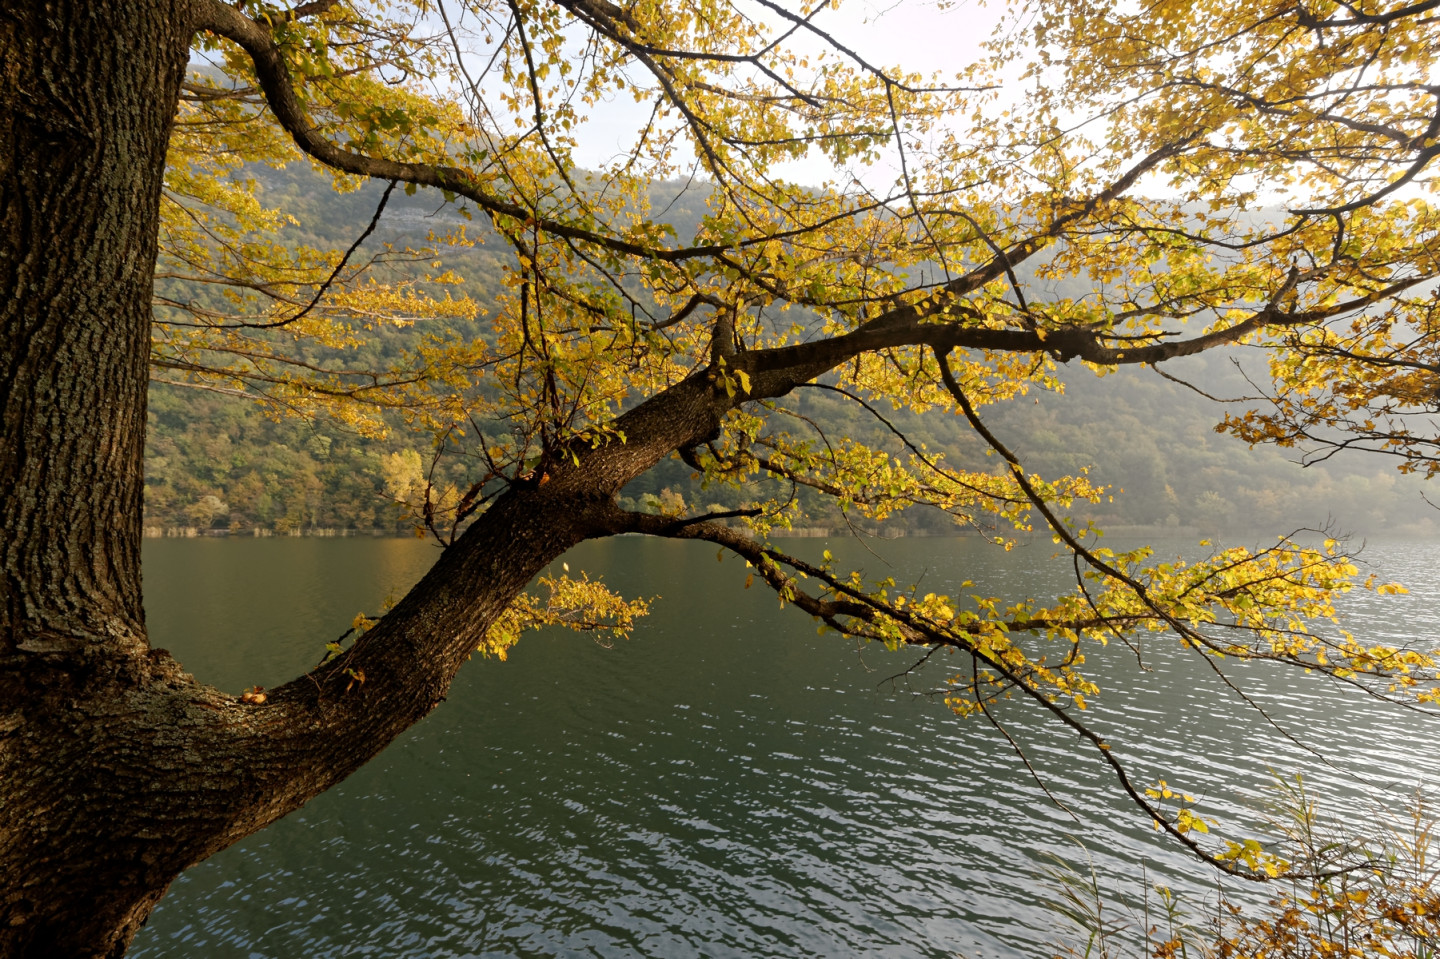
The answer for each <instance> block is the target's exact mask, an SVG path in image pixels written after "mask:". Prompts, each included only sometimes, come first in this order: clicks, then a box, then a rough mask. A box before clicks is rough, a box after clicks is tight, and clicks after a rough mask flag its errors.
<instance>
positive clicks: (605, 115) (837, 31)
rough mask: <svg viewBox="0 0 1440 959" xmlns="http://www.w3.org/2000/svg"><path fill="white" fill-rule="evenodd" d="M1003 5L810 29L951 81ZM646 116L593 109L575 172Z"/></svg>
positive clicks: (830, 22) (901, 1)
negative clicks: (934, 72) (951, 77)
mask: <svg viewBox="0 0 1440 959" xmlns="http://www.w3.org/2000/svg"><path fill="white" fill-rule="evenodd" d="M741 2H742V3H743V0H741ZM787 5H789V6H793V5H794V4H787ZM1005 6H1006V5H1005V3H1004V2H1003V0H999V2H996V0H992V2H990V3H988V4H987V3H984V2H983V0H957V2H954V3H951V4H950V5H949V6H948V8H947V9H943V10H942V9H939V8H938V5H937V3H935V2H934V0H888V2H886V0H881V2H877V0H838V2H832V4H831V7H830V8H829V9H826V10H822V11H821V12H820V13H819V14H818V15H817V16H816V17H815V19H814V21H813V22H814V23H815V24H816V26H817V27H819V28H820V29H822V30H824V31H825V32H826V33H828V34H830V35H831V36H833V37H834V38H835V39H836V40H837V41H838V42H839V43H841V44H842V45H844V46H846V47H849V48H850V49H852V50H854V51H855V52H857V53H858V54H860V55H861V56H863V57H865V58H866V60H867V61H869V62H870V63H872V64H875V65H877V66H887V67H888V66H899V65H903V66H904V67H905V68H906V69H907V70H910V71H919V72H921V73H929V72H932V71H941V72H945V73H948V74H950V75H952V76H953V74H954V73H955V72H956V71H958V70H959V69H961V68H962V67H964V66H966V65H968V64H969V63H971V62H972V61H973V60H974V59H976V58H977V57H978V56H979V54H980V52H981V50H980V45H981V44H982V43H983V42H984V41H985V40H986V39H987V38H988V37H989V35H990V34H991V32H992V31H993V30H994V28H995V26H996V24H997V23H998V22H999V20H1000V18H1001V16H1002V14H1003V13H1004V11H1005ZM648 112H649V106H648V104H647V105H642V104H636V103H635V102H634V101H633V99H632V98H631V97H630V96H629V95H628V94H625V95H622V96H618V97H615V98H613V99H612V100H611V101H610V102H608V103H605V104H602V105H600V106H598V107H596V108H595V109H592V110H591V111H590V117H589V122H588V123H587V124H586V126H585V128H584V129H583V130H582V132H581V135H580V149H578V150H577V151H576V153H575V157H576V160H577V162H578V163H579V165H580V166H582V167H588V168H595V167H599V166H603V165H604V163H605V162H606V161H608V160H611V159H613V158H614V157H615V156H616V155H617V153H621V152H623V151H626V148H627V146H628V144H629V142H630V139H631V138H632V137H633V136H634V133H635V131H636V130H638V129H639V128H640V127H642V126H643V125H644V123H645V119H646V117H647V115H648ZM777 172H779V174H780V175H781V176H783V177H785V178H786V179H789V180H792V181H795V182H800V183H810V184H818V183H820V182H822V181H823V180H825V179H827V178H830V177H833V176H834V171H833V170H832V169H831V168H830V167H829V165H828V164H826V163H825V162H824V161H822V160H819V159H816V160H811V161H805V162H799V163H791V164H787V165H786V166H785V167H784V168H782V169H781V170H780V171H777Z"/></svg>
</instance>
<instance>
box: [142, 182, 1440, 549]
mask: <svg viewBox="0 0 1440 959" xmlns="http://www.w3.org/2000/svg"><path fill="white" fill-rule="evenodd" d="M244 175H246V176H248V177H252V178H253V179H254V181H255V190H256V194H257V197H258V198H259V199H260V201H261V202H262V203H264V204H266V205H268V206H271V207H274V208H278V209H280V210H282V211H284V212H285V213H287V214H288V215H289V216H290V217H292V218H293V220H294V221H295V222H294V224H293V225H291V226H289V227H287V228H286V230H285V231H284V233H285V235H283V236H282V237H281V238H280V239H281V241H282V242H284V243H287V244H306V245H310V246H314V247H318V248H330V247H341V248H343V247H345V246H347V245H349V244H350V243H352V242H353V241H354V239H355V238H356V237H358V236H359V235H360V234H361V233H362V232H363V231H364V229H365V226H366V224H368V223H369V222H370V221H371V218H372V216H373V215H374V213H375V209H376V205H377V201H378V197H379V195H380V192H381V190H382V186H381V185H379V184H367V185H365V186H363V187H361V188H359V189H356V190H354V191H352V192H349V193H344V194H339V195H337V194H335V193H334V192H333V191H332V188H331V183H330V180H329V179H328V178H322V177H321V176H320V175H318V174H316V173H314V172H312V171H311V170H310V168H309V167H308V166H307V165H305V164H303V163H296V164H291V165H290V166H289V167H287V168H285V169H283V170H274V169H271V168H269V167H247V168H246V169H245V171H244ZM704 201H705V192H704V190H703V188H700V187H697V186H693V185H692V186H689V187H687V186H686V184H683V183H664V184H657V185H656V187H655V189H654V193H653V196H652V203H653V204H654V209H655V210H656V211H663V218H664V220H665V221H666V222H668V223H669V224H671V225H672V226H673V227H674V228H675V229H676V231H677V233H678V234H680V235H681V236H685V235H687V231H691V232H693V229H694V225H695V223H697V222H698V219H699V217H700V215H701V213H702V211H703V209H704ZM461 225H464V226H465V227H466V228H467V230H468V231H469V233H470V235H471V236H472V238H474V239H477V240H478V241H479V242H476V243H474V244H473V245H458V246H457V245H447V244H443V243H440V244H437V243H436V241H435V236H436V235H437V234H444V233H446V232H447V231H450V230H453V229H455V228H456V227H457V226H461ZM484 240H485V233H484V230H483V226H482V224H481V223H480V221H479V220H478V219H477V220H475V221H474V222H467V220H465V219H463V218H462V217H461V215H460V213H459V211H458V210H457V208H456V207H455V206H454V205H453V204H447V203H445V202H444V199H443V198H442V197H440V196H439V195H438V194H436V193H435V192H434V191H426V190H420V191H418V192H416V193H415V194H414V195H403V194H399V193H397V194H396V195H395V196H394V198H393V199H392V200H391V201H390V203H389V204H388V205H387V207H386V209H385V212H384V214H383V216H382V217H381V218H380V220H379V221H378V222H377V224H376V229H375V231H374V234H373V236H371V237H369V238H368V239H367V240H366V243H365V249H367V250H369V251H375V250H379V251H382V252H383V253H385V254H388V255H387V256H382V257H381V261H382V262H380V263H379V264H377V265H376V266H374V267H372V269H373V270H375V271H388V272H389V273H390V274H391V275H395V274H397V273H403V272H404V271H405V270H406V269H409V268H411V266H412V265H413V264H423V265H424V266H433V265H434V264H436V263H439V264H443V268H444V270H445V271H447V272H448V273H449V274H451V275H452V276H453V277H454V278H455V280H456V281H457V282H456V288H457V289H458V290H460V291H463V293H465V294H466V295H468V296H469V297H470V298H471V299H472V300H474V301H476V302H477V303H484V302H485V300H486V298H487V296H489V295H491V294H492V292H493V290H494V289H495V286H494V284H495V283H496V282H497V277H498V275H499V264H500V262H501V259H502V258H503V257H506V256H508V255H509V252H508V250H506V249H505V248H504V246H503V245H502V244H499V243H496V242H491V243H489V244H487V243H485V242H484ZM372 255H373V252H372ZM1072 295H1074V294H1072ZM442 323H443V329H442V328H435V327H437V326H438V325H440V324H442ZM480 335H483V329H482V324H480V323H475V324H473V328H470V329H467V328H466V324H465V323H464V322H463V321H462V322H456V321H455V320H454V319H453V318H452V319H446V320H444V321H430V324H429V326H427V323H426V321H419V322H417V323H415V324H414V325H413V326H406V327H382V328H377V329H376V330H374V331H372V332H371V333H370V334H369V335H368V336H367V337H366V339H365V341H364V342H363V343H362V344H361V345H359V346H357V347H354V348H352V349H350V350H348V351H347V353H346V355H345V356H344V361H345V364H346V365H348V366H353V367H361V368H363V367H366V366H378V365H381V363H382V362H383V360H384V359H385V358H386V357H387V356H391V355H394V354H396V353H397V352H400V351H404V350H407V349H410V348H412V347H413V346H414V345H415V344H416V343H417V342H418V341H420V340H421V339H423V338H427V337H429V338H439V339H443V338H446V337H460V338H464V337H473V336H480ZM316 349H317V355H319V354H323V353H324V352H325V351H324V350H320V349H319V348H316ZM332 352H333V351H332ZM1260 362H1262V360H1261V359H1260V358H1259V357H1258V354H1255V355H1247V353H1246V351H1245V350H1244V348H1240V349H1239V350H1232V351H1230V352H1229V353H1221V352H1213V353H1206V354H1203V355H1201V356H1198V357H1193V358H1189V359H1185V360H1181V361H1174V362H1172V363H1170V364H1167V365H1166V367H1165V372H1166V373H1167V374H1169V376H1170V377H1173V379H1171V378H1165V377H1162V376H1161V375H1159V374H1158V373H1157V372H1155V371H1154V370H1151V369H1134V368H1127V369H1122V370H1120V371H1118V372H1112V373H1109V374H1107V375H1105V376H1103V378H1102V377H1101V376H1098V375H1097V374H1096V373H1095V372H1094V371H1092V370H1090V369H1087V368H1084V367H1081V366H1079V365H1078V364H1072V365H1071V366H1069V367H1066V368H1063V369H1062V370H1061V377H1062V379H1063V383H1064V387H1063V393H1062V391H1060V390H1056V391H1040V390H1033V389H1032V391H1031V392H1030V393H1029V394H1028V395H1026V396H1023V397H1020V398H1017V399H1015V400H1012V401H1009V402H1007V403H1004V404H1000V405H998V406H996V407H993V408H992V409H991V410H990V411H989V413H988V418H989V420H990V422H991V424H992V427H993V428H994V429H995V430H996V431H997V433H999V434H1000V435H1001V436H1002V437H1004V439H1005V440H1006V442H1007V443H1009V444H1010V445H1011V446H1012V447H1013V448H1014V449H1015V450H1016V452H1018V453H1019V454H1021V456H1022V457H1024V458H1025V460H1026V461H1027V463H1028V464H1029V466H1030V467H1031V468H1032V469H1034V470H1037V471H1038V472H1039V473H1040V474H1041V475H1042V476H1045V477H1053V476H1059V475H1061V474H1067V473H1074V472H1077V471H1080V470H1086V469H1088V470H1089V476H1090V479H1091V480H1092V481H1093V482H1095V483H1098V484H1101V485H1104V486H1107V487H1109V494H1110V495H1109V496H1107V497H1106V499H1105V500H1103V501H1102V502H1101V503H1098V504H1090V503H1083V504H1076V506H1075V507H1074V509H1073V511H1072V512H1073V514H1074V515H1075V517H1076V518H1077V519H1082V520H1083V519H1089V520H1093V521H1094V522H1095V523H1096V524H1097V525H1099V526H1101V527H1102V528H1105V527H1110V528H1114V527H1117V526H1131V525H1138V526H1158V527H1171V528H1190V529H1191V530H1198V531H1199V532H1202V533H1212V532H1214V533H1218V532H1231V533H1236V532H1242V533H1243V532H1244V531H1247V530H1260V529H1263V530H1267V531H1274V532H1282V531H1286V530H1288V529H1295V528H1301V527H1320V526H1331V525H1334V524H1339V528H1340V531H1342V532H1348V533H1355V534H1361V535H1366V534H1378V533H1392V534H1409V535H1426V534H1430V533H1433V532H1434V531H1436V529H1437V528H1440V513H1436V512H1435V511H1434V510H1433V509H1431V507H1430V506H1429V504H1428V503H1427V502H1426V501H1425V499H1424V497H1423V489H1424V484H1423V482H1422V481H1420V480H1419V479H1417V478H1414V477H1408V476H1403V475H1400V474H1398V473H1397V472H1396V471H1395V470H1394V469H1393V464H1392V463H1389V462H1386V461H1385V459H1384V458H1383V457H1374V456H1359V455H1356V456H1351V457H1345V456H1340V457H1336V458H1332V459H1329V460H1325V461H1322V462H1317V463H1314V464H1311V465H1308V466H1302V465H1301V464H1300V460H1301V458H1302V452H1301V451H1298V450H1277V449H1274V448H1260V449H1249V448H1247V447H1246V446H1245V445H1244V444H1243V443H1240V442H1238V441H1236V440H1235V439H1233V438H1231V437H1229V436H1225V435H1219V434H1217V433H1216V432H1215V429H1214V427H1215V424H1216V423H1217V422H1218V421H1219V420H1220V419H1221V417H1222V416H1223V415H1224V414H1225V413H1226V412H1227V411H1228V412H1232V413H1234V412H1237V411H1239V410H1242V409H1244V408H1245V403H1244V402H1241V403H1239V404H1233V405H1226V404H1221V403H1217V402H1215V401H1214V400H1212V399H1208V398H1206V396H1202V395H1201V394H1200V393H1199V392H1197V390H1195V389H1191V388H1188V387H1187V386H1185V385H1182V384H1181V383H1179V382H1176V380H1177V379H1178V380H1183V381H1185V382H1186V383H1189V384H1193V385H1194V386H1195V387H1198V388H1199V389H1203V390H1204V391H1205V393H1207V394H1209V396H1211V397H1216V398H1227V399H1230V398H1234V399H1240V400H1243V399H1244V398H1245V397H1247V396H1252V395H1253V394H1254V393H1255V391H1256V387H1255V386H1254V385H1253V383H1258V382H1263V381H1264V370H1263V367H1261V366H1260V365H1259V363H1260ZM1247 369H1248V370H1249V373H1250V374H1253V375H1250V376H1247V372H1246V371H1247ZM161 379H162V380H163V379H164V378H163V377H162V378H161ZM1102 379H1103V382H1102ZM1252 381H1253V382H1252ZM790 403H791V407H792V408H793V409H795V410H796V412H798V413H801V414H802V415H803V417H804V419H803V420H802V419H801V418H799V417H797V418H796V428H797V429H812V427H810V426H808V425H802V424H803V423H804V421H805V420H809V421H812V422H813V423H814V424H818V425H821V426H823V428H824V429H825V431H826V432H825V435H823V436H822V435H819V434H816V435H815V436H814V437H813V439H814V441H815V442H817V443H823V442H827V441H832V440H834V439H836V438H844V437H852V438H855V439H857V440H859V441H861V442H863V443H867V444H874V445H876V446H880V447H883V448H890V449H893V451H894V452H895V453H903V452H904V450H903V447H902V444H901V442H900V440H898V439H897V438H896V437H895V436H894V433H893V432H892V430H891V427H892V426H893V427H895V428H896V429H898V430H899V431H901V432H903V433H905V434H906V436H907V437H908V438H909V439H910V441H911V442H912V443H913V444H915V445H916V446H919V447H923V448H925V449H927V450H930V451H938V450H944V451H945V456H946V462H947V463H949V464H951V465H958V466H962V467H967V468H971V469H975V468H981V469H983V468H986V466H987V464H988V465H989V467H990V468H992V469H993V468H996V464H994V463H990V462H989V461H987V460H986V459H985V458H984V455H983V450H982V448H981V446H980V444H978V443H976V442H975V440H974V437H973V434H972V433H971V431H970V430H969V428H968V426H967V425H966V424H965V422H964V420H963V419H962V418H960V417H958V416H957V417H954V418H951V419H949V420H936V419H935V418H933V417H926V418H925V419H924V421H923V422H922V419H921V418H920V417H916V416H914V415H911V414H907V413H904V412H896V411H893V410H891V409H890V408H889V406H888V404H885V406H884V408H878V409H875V410H873V411H867V410H865V409H862V408H861V407H859V406H857V405H855V404H853V403H851V402H849V401H846V400H843V399H841V398H839V397H836V396H834V395H831V394H826V393H824V392H820V391H814V390H810V391H802V392H801V393H798V394H796V395H795V396H794V397H792V398H790ZM881 417H883V418H884V419H883V420H882V419H881ZM387 418H388V421H389V423H390V427H391V428H389V429H388V430H386V431H384V432H383V435H377V433H376V431H374V430H368V431H360V430H356V429H354V428H352V427H350V426H348V425H346V424H343V423H338V422H334V421H332V420H329V419H327V418H325V417H324V416H297V415H287V414H285V412H284V411H283V410H280V411H277V410H276V409H275V408H274V407H273V406H270V407H267V406H265V405H264V404H262V403H257V402H255V401H254V400H253V399H248V398H246V397H244V396H237V395H230V394H229V393H227V392H226V391H224V390H207V389H198V388H195V387H194V386H184V385H177V384H175V383H170V382H164V381H161V382H156V383H155V384H154V385H153V386H152V388H151V393H150V411H149V426H150V428H149V437H148V447H147V457H146V471H147V472H146V502H145V511H146V521H145V522H146V526H147V528H148V530H149V531H150V532H151V534H152V535H160V534H164V533H170V534H172V535H174V534H182V535H185V534H193V533H196V532H214V533H221V532H232V533H243V534H251V533H255V534H261V535H264V534H272V533H273V534H282V535H283V534H304V533H315V532H322V531H323V532H327V533H343V532H345V531H364V532H370V531H380V532H383V533H387V534H409V533H411V532H413V531H415V530H416V527H417V515H418V504H419V503H420V502H421V500H422V499H423V490H424V489H425V487H426V485H427V484H428V485H430V486H431V487H432V488H433V489H434V490H435V496H436V497H437V498H443V497H445V496H449V497H450V498H451V499H453V498H454V496H455V495H456V493H455V491H457V490H464V489H465V488H467V487H468V486H469V484H470V483H471V482H472V481H473V478H474V474H475V463H474V461H473V460H472V459H468V458H467V457H466V456H465V455H463V451H459V450H452V449H450V447H449V445H448V444H441V445H440V446H437V442H438V440H437V438H433V437H431V436H429V435H427V434H423V433H417V432H416V431H414V430H410V429H407V428H405V426H404V425H403V422H402V417H401V416H399V415H398V414H387ZM887 424H888V425H887ZM887 444H888V445H887ZM442 446H443V448H444V449H443V454H437V449H441V447H442ZM691 475H692V470H691V468H690V467H689V466H687V465H685V464H684V463H682V462H680V461H679V460H678V459H673V460H671V461H670V462H668V463H663V464H661V465H660V466H659V467H658V468H656V469H655V470H652V471H651V473H650V474H648V475H647V476H645V477H643V478H642V479H641V480H639V481H637V482H635V483H633V484H632V485H631V486H630V487H629V488H628V489H627V491H626V492H627V494H628V499H630V500H633V501H634V504H639V505H644V504H650V505H651V506H652V507H653V508H661V505H662V503H663V504H664V505H665V506H666V507H669V508H675V507H678V506H680V505H681V504H682V503H683V504H684V505H687V506H691V507H697V506H700V507H722V508H733V507H736V506H739V505H742V504H743V503H744V502H745V498H746V497H745V493H746V491H745V490H744V489H743V488H742V489H734V488H724V489H701V488H700V487H699V486H698V484H696V483H694V482H693V481H692V480H691ZM795 495H796V497H797V499H798V501H799V502H800V504H801V506H802V507H803V512H802V514H801V515H800V516H799V517H797V518H795V519H793V520H792V521H791V522H792V523H793V525H796V526H802V525H808V526H809V527H811V528H815V527H818V528H822V529H832V530H840V529H844V528H845V527H846V526H847V525H849V526H853V527H855V528H858V529H864V530H867V531H874V530H875V524H874V523H872V522H870V521H868V520H863V519H859V518H857V517H855V516H847V515H845V514H843V513H841V512H840V511H839V510H838V509H837V508H836V507H835V506H834V505H833V503H828V504H827V505H825V506H819V505H817V504H818V503H820V498H819V497H810V496H807V491H806V490H804V489H800V490H797V491H796V494H795ZM627 505H633V504H627ZM881 525H883V526H884V527H885V530H886V531H887V532H911V533H913V532H921V531H924V532H930V533H941V532H954V531H957V526H956V524H955V521H954V520H953V519H952V518H951V517H949V516H946V515H944V514H941V513H939V512H936V511H933V510H928V509H912V510H908V511H906V512H902V513H899V514H895V515H892V516H890V517H888V518H886V519H885V520H884V521H883V523H882V524H881ZM958 531H960V532H965V531H967V529H966V528H965V527H959V528H958Z"/></svg>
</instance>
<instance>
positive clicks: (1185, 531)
mask: <svg viewBox="0 0 1440 959" xmlns="http://www.w3.org/2000/svg"><path fill="white" fill-rule="evenodd" d="M737 528H741V527H737ZM854 532H855V533H857V534H859V535H860V536H862V537H867V538H871V539H914V538H921V539H936V538H941V537H954V538H963V539H968V538H971V537H976V536H980V535H981V534H980V533H978V532H976V531H974V530H967V529H954V530H936V529H913V528H906V527H904V526H900V525H894V526H880V527H874V528H865V527H858V526H857V527H856V528H855V530H854ZM1105 532H1107V533H1110V534H1112V535H1119V536H1131V535H1135V536H1142V535H1145V536H1187V537H1190V536H1201V535H1203V534H1202V533H1201V531H1200V528H1199V527H1196V526H1143V525H1133V524H1132V525H1123V524H1122V525H1118V526H1112V527H1110V528H1108V529H1106V530H1105ZM428 535H429V534H428V533H425V532H424V531H423V530H419V531H416V530H408V531H391V530H386V529H355V528H346V529H341V528H335V527H316V528H312V529H300V528H292V529H286V530H275V529H266V528H264V527H258V526H257V527H248V528H243V529H201V528H200V527H198V526H147V527H145V538H146V539H423V538H426V537H428ZM627 535H637V536H638V535H641V534H638V533H636V534H627ZM849 535H851V530H849V529H846V528H845V527H843V526H842V527H838V528H837V527H831V526H796V527H794V528H792V529H785V530H774V531H772V532H771V534H770V536H771V538H772V539H829V538H830V537H832V536H849Z"/></svg>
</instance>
